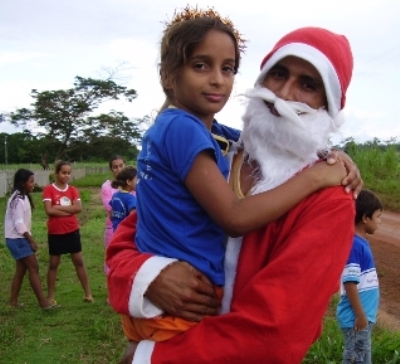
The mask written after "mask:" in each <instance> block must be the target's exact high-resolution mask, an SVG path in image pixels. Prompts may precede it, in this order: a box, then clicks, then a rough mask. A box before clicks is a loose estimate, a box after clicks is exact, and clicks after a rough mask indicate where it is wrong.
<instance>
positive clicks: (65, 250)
mask: <svg viewBox="0 0 400 364" xmlns="http://www.w3.org/2000/svg"><path fill="white" fill-rule="evenodd" d="M47 237H48V243H49V255H62V254H74V253H79V252H81V251H82V245H81V236H80V233H79V229H78V230H75V231H73V232H72V233H67V234H48V236H47Z"/></svg>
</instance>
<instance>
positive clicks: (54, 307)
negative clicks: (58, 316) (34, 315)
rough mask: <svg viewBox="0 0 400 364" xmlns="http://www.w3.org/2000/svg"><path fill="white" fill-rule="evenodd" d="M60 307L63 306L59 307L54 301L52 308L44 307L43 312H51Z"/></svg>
mask: <svg viewBox="0 0 400 364" xmlns="http://www.w3.org/2000/svg"><path fill="white" fill-rule="evenodd" d="M60 307H61V306H60V305H57V302H56V301H53V302H52V303H51V304H50V306H47V307H42V310H43V311H49V310H55V309H57V308H60Z"/></svg>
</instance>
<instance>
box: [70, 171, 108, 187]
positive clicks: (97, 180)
mask: <svg viewBox="0 0 400 364" xmlns="http://www.w3.org/2000/svg"><path fill="white" fill-rule="evenodd" d="M107 179H112V174H111V172H107V173H96V174H89V175H86V176H85V177H83V178H80V179H76V180H74V181H72V182H71V185H73V186H75V187H78V188H81V187H96V186H101V185H102V184H103V183H104V181H106V180H107ZM99 188H100V187H99Z"/></svg>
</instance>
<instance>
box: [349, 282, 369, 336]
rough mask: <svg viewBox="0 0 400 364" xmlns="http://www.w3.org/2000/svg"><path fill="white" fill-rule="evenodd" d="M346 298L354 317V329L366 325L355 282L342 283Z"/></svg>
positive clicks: (366, 321) (362, 327)
mask: <svg viewBox="0 0 400 364" xmlns="http://www.w3.org/2000/svg"><path fill="white" fill-rule="evenodd" d="M343 285H344V289H345V291H346V294H347V298H348V299H349V302H350V304H351V307H352V308H353V311H354V314H355V316H356V319H355V321H354V330H356V331H358V330H362V329H364V328H365V327H366V326H367V325H368V319H367V316H366V315H365V312H364V309H363V307H362V304H361V301H360V295H359V294H358V289H357V283H356V282H345V283H343Z"/></svg>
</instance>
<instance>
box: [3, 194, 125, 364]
mask: <svg viewBox="0 0 400 364" xmlns="http://www.w3.org/2000/svg"><path fill="white" fill-rule="evenodd" d="M80 192H81V196H82V200H83V206H84V211H83V212H82V213H81V214H80V216H79V218H80V221H81V235H82V245H83V256H84V260H85V264H86V268H87V270H88V275H89V281H90V286H91V289H92V293H93V296H94V298H95V302H94V303H93V304H88V303H84V302H83V301H82V299H83V290H82V288H81V285H80V283H79V281H78V279H77V276H76V273H75V269H74V266H73V264H72V262H71V261H70V259H69V256H63V257H62V261H61V264H60V267H59V272H58V280H57V286H56V299H57V302H58V303H59V304H61V307H60V308H59V309H57V310H54V311H41V310H40V309H39V306H38V304H37V301H36V298H35V296H34V294H33V292H32V290H31V288H30V286H29V284H28V281H27V277H26V278H25V281H24V284H23V286H22V289H21V295H20V301H21V302H23V303H24V306H23V307H22V308H18V309H15V308H9V307H7V299H8V297H9V288H10V282H11V278H12V275H13V273H14V264H15V263H14V260H13V259H12V258H11V256H10V254H9V251H8V249H7V248H6V246H5V244H4V243H1V244H0V280H1V282H2V285H1V286H0V297H1V302H0V322H1V326H0V363H2V364H3V363H4V364H24V363H27V364H36V363H37V364H56V363H63V364H69V363H71V364H73V363H74V364H76V363H96V364H97V363H99V364H102V363H104V364H105V363H116V362H117V361H118V359H119V358H120V355H121V353H122V352H123V349H124V346H125V344H126V342H125V339H124V337H123V333H122V329H121V325H120V320H119V316H118V315H117V314H115V313H114V312H113V311H112V309H111V308H110V306H109V305H108V304H107V303H106V299H107V290H106V281H105V276H104V272H103V259H104V246H103V231H104V219H105V213H104V211H103V210H102V207H101V205H100V201H93V199H92V197H93V194H92V191H90V190H84V189H82V190H81V191H80ZM33 197H34V201H35V204H36V205H37V208H36V210H35V211H34V213H33V236H34V237H35V239H36V241H37V242H38V243H39V251H38V253H37V257H38V261H39V266H40V274H41V278H42V284H43V286H45V274H46V268H47V260H48V253H47V245H46V238H47V232H46V225H45V221H46V217H45V214H44V212H43V208H42V206H41V201H40V200H41V198H40V197H41V195H40V193H35V194H33ZM4 210H5V199H1V200H0V211H1V213H0V215H1V218H0V225H1V229H3V214H4Z"/></svg>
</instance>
